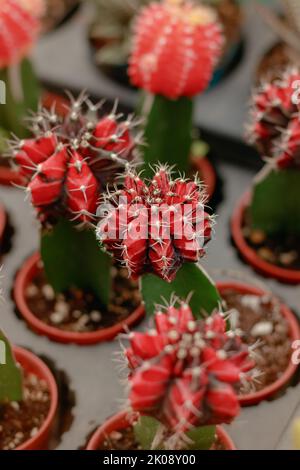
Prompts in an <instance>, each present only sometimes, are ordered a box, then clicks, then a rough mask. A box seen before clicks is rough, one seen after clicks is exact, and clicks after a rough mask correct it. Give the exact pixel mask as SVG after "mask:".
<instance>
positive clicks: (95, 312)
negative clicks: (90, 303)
mask: <svg viewBox="0 0 300 470" xmlns="http://www.w3.org/2000/svg"><path fill="white" fill-rule="evenodd" d="M90 317H91V320H92V321H93V322H96V323H97V322H100V321H101V318H102V315H101V313H100V312H98V310H93V311H92V312H91V313H90Z"/></svg>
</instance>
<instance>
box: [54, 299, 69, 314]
mask: <svg viewBox="0 0 300 470" xmlns="http://www.w3.org/2000/svg"><path fill="white" fill-rule="evenodd" d="M54 310H55V311H56V312H59V313H61V314H63V315H65V316H67V315H68V314H69V310H70V307H69V305H68V303H67V302H66V301H62V300H60V301H59V302H56V304H55V306H54Z"/></svg>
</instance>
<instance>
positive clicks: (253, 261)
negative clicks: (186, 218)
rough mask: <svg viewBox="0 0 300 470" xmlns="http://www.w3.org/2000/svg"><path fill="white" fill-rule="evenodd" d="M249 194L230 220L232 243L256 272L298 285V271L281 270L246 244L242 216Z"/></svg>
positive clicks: (242, 200) (299, 271)
mask: <svg viewBox="0 0 300 470" xmlns="http://www.w3.org/2000/svg"><path fill="white" fill-rule="evenodd" d="M250 200H251V193H250V192H247V193H245V194H244V195H243V197H242V198H241V200H240V201H239V203H238V205H237V207H236V209H235V210H234V213H233V216H232V219H231V232H232V238H233V241H234V243H235V245H236V247H237V249H238V250H239V252H240V253H241V255H242V257H243V258H244V259H245V260H246V261H247V262H248V263H249V264H250V265H251V266H252V267H253V268H254V269H255V270H256V271H258V272H260V273H262V274H264V275H265V276H268V277H272V278H275V279H277V280H278V281H280V282H284V283H287V284H299V283H300V270H295V269H287V268H281V267H280V266H276V265H274V264H272V263H269V262H268V261H265V260H263V259H262V258H260V257H259V256H258V254H257V253H256V251H255V250H254V249H253V248H252V247H251V246H250V245H248V243H247V240H246V239H245V237H244V234H243V221H244V214H245V211H246V209H247V207H248V206H249V204H250Z"/></svg>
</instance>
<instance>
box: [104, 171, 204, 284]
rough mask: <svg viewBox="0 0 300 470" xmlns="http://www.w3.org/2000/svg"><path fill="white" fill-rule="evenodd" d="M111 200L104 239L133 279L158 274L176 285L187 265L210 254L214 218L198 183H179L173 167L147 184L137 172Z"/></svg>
mask: <svg viewBox="0 0 300 470" xmlns="http://www.w3.org/2000/svg"><path fill="white" fill-rule="evenodd" d="M105 201H106V202H107V203H109V205H108V206H104V207H105V209H106V211H107V213H106V215H105V217H104V218H103V220H102V221H101V223H100V224H99V226H98V229H97V234H98V237H99V238H100V240H101V241H102V243H103V245H104V246H105V248H106V249H107V250H108V251H110V252H111V253H112V254H113V255H114V256H115V257H116V258H117V259H118V260H120V261H121V262H123V264H124V265H125V266H126V267H127V269H128V270H129V273H130V274H131V275H132V277H134V278H136V277H138V276H140V275H141V274H143V273H145V272H153V273H154V274H156V275H157V276H159V277H161V278H162V279H164V280H166V281H172V279H174V278H175V276H176V273H177V271H178V269H179V268H180V267H181V266H182V264H183V263H184V262H194V263H195V262H197V261H198V260H199V259H200V258H201V257H202V256H203V255H204V253H205V249H204V245H205V244H206V243H207V241H208V240H209V239H210V236H211V229H212V218H211V217H210V216H209V215H208V214H207V213H206V212H205V208H204V201H205V194H204V191H203V189H202V187H201V184H200V182H198V181H197V180H196V179H195V181H188V180H184V179H183V178H178V179H175V180H174V179H172V173H171V171H170V169H169V168H167V167H158V169H157V172H156V173H155V175H154V177H153V179H152V181H150V182H149V184H147V182H144V181H143V180H142V179H141V178H140V177H139V176H138V175H137V174H136V173H135V172H134V171H132V170H131V171H130V172H129V173H128V175H127V177H126V178H125V185H124V188H123V189H122V190H118V191H117V192H116V193H113V194H108V195H107V196H106V198H105Z"/></svg>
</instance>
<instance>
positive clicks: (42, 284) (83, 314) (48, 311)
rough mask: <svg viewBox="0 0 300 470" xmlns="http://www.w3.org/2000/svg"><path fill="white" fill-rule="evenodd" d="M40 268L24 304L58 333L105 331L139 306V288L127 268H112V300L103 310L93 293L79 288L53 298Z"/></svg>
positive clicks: (28, 288) (29, 286)
mask: <svg viewBox="0 0 300 470" xmlns="http://www.w3.org/2000/svg"><path fill="white" fill-rule="evenodd" d="M40 268H41V269H39V271H38V274H37V275H36V276H35V278H34V279H33V281H32V282H31V283H30V284H29V285H28V286H27V290H26V292H25V296H26V302H27V304H28V307H29V308H30V310H31V311H32V312H33V314H34V315H35V316H36V317H37V318H38V319H39V320H41V321H42V322H44V323H45V324H47V325H50V326H54V327H55V328H58V329H60V330H63V331H70V332H78V333H83V332H93V331H98V330H100V329H104V328H108V327H111V326H113V325H115V324H117V323H120V322H122V321H124V320H125V319H126V318H127V317H128V316H129V315H130V314H131V313H132V312H133V311H134V310H135V309H136V308H137V307H138V306H139V305H140V303H141V298H140V294H139V289H138V285H137V283H135V282H133V281H132V280H131V279H129V278H128V273H127V271H126V269H122V268H120V269H117V268H113V273H112V274H113V288H112V290H113V293H114V297H113V299H112V301H111V303H110V304H109V306H108V309H107V310H104V309H100V308H99V303H98V302H97V299H95V297H94V295H93V294H87V293H86V292H83V291H82V290H80V289H72V290H70V291H69V292H66V293H65V294H58V295H56V294H55V293H54V291H53V289H52V287H51V286H50V285H49V284H48V283H47V281H46V277H45V274H44V271H43V270H42V266H41V265H40Z"/></svg>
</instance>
